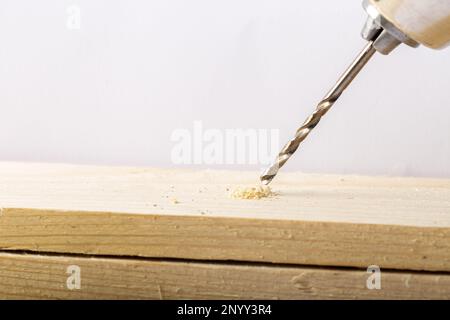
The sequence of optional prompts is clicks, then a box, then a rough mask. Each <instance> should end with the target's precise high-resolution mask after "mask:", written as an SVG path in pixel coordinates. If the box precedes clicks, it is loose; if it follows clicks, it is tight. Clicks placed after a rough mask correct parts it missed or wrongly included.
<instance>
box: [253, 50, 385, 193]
mask: <svg viewBox="0 0 450 320" xmlns="http://www.w3.org/2000/svg"><path fill="white" fill-rule="evenodd" d="M372 44H373V41H369V42H368V43H367V44H366V46H365V47H364V49H363V50H362V51H361V52H360V53H359V55H358V56H357V57H356V59H355V60H354V61H353V62H352V64H351V65H350V66H349V67H348V68H347V70H346V71H345V72H344V73H343V74H342V76H341V77H340V78H339V80H338V81H337V82H336V84H335V85H334V87H333V88H332V89H331V90H330V91H329V92H328V93H327V94H326V95H325V97H324V98H323V99H322V101H320V102H319V104H318V105H317V107H316V110H315V111H314V113H313V114H311V115H310V116H309V117H308V118H307V119H306V121H305V122H304V123H303V125H302V126H301V127H300V128H299V129H298V130H297V132H296V134H295V137H294V138H293V139H292V140H290V141H289V142H288V143H287V144H286V145H285V146H284V147H283V149H281V151H280V153H279V154H278V156H277V158H276V160H275V161H274V162H273V164H272V165H271V166H270V167H268V168H267V169H266V170H265V171H264V172H263V173H262V175H261V177H260V179H261V182H262V183H263V184H265V185H268V184H269V183H270V182H271V181H272V180H273V178H275V176H276V175H277V173H278V170H279V169H280V168H281V167H282V166H284V164H285V163H286V162H287V161H288V160H289V158H290V157H291V156H292V155H293V154H294V153H295V151H297V149H298V147H299V145H300V143H301V142H302V141H303V140H305V139H306V137H307V136H308V134H309V133H310V132H311V130H312V129H314V128H315V127H316V126H317V124H318V123H319V121H320V119H321V118H322V117H323V116H324V115H325V114H326V113H327V111H328V110H329V109H330V108H331V106H333V104H334V103H335V102H336V101H337V99H338V98H339V97H340V96H341V94H342V92H344V90H345V89H346V88H347V86H348V85H349V84H350V82H352V80H353V79H354V78H355V77H356V75H357V74H358V73H359V71H361V69H362V68H363V67H364V66H365V64H366V63H367V62H368V61H369V60H370V58H371V57H372V56H373V54H374V53H375V51H376V50H375V48H374V47H373V45H372Z"/></svg>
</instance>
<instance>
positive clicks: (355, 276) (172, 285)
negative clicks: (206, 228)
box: [0, 253, 450, 299]
mask: <svg viewBox="0 0 450 320" xmlns="http://www.w3.org/2000/svg"><path fill="white" fill-rule="evenodd" d="M70 266H77V267H79V268H80V269H79V271H80V272H79V275H80V282H79V284H80V289H73V287H72V289H73V290H69V289H68V286H67V279H68V277H69V276H70V274H68V273H67V271H68V268H69V267H70ZM369 276H370V275H369V274H368V273H367V272H366V271H365V270H352V269H350V270H346V269H332V268H323V269H321V268H306V267H299V266H295V267H294V266H292V267H289V266H270V265H269V266H267V265H266V266H258V265H245V264H229V263H207V262H206V263H200V262H180V261H178V262H177V261H152V260H148V261H147V260H133V259H113V258H84V257H67V256H45V255H44V256H40V255H23V254H8V253H0V299H450V275H448V274H431V273H429V274H428V273H425V274H422V273H414V272H392V271H381V282H380V284H381V288H380V289H379V290H376V289H374V290H369V289H368V288H367V279H368V277H369Z"/></svg>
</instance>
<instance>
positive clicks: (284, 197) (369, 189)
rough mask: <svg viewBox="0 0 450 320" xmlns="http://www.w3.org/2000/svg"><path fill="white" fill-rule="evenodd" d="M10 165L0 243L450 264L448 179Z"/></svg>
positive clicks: (192, 255)
mask: <svg viewBox="0 0 450 320" xmlns="http://www.w3.org/2000/svg"><path fill="white" fill-rule="evenodd" d="M257 180H258V174H257V173H256V172H239V171H210V170H206V171H193V170H169V169H165V170H164V169H146V168H121V167H90V166H71V165H58V164H48V165H46V164H19V163H2V164H0V207H2V208H3V209H2V211H1V214H0V228H1V233H0V249H2V250H22V249H24V250H34V251H41V252H60V253H83V254H86V253H87V254H102V255H124V256H143V257H160V258H184V259H202V260H238V261H262V262H274V263H288V264H303V265H322V266H350V267H360V268H367V266H369V265H373V264H375V265H379V266H380V267H381V268H392V269H405V270H406V269H408V270H429V271H450V180H444V179H415V178H387V177H358V176H331V175H330V176H323V175H304V174H301V173H286V172H283V173H282V174H281V175H280V177H279V178H278V179H277V180H276V181H275V182H274V183H273V189H274V191H275V192H277V193H278V196H276V197H274V198H269V199H261V200H237V199H232V198H231V197H230V195H229V193H230V191H231V190H232V189H233V188H234V187H237V186H253V185H255V184H257Z"/></svg>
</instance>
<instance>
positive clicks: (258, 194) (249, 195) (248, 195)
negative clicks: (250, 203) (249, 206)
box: [231, 186, 275, 200]
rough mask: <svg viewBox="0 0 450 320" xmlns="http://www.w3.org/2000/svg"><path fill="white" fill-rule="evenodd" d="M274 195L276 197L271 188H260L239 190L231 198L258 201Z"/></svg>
mask: <svg viewBox="0 0 450 320" xmlns="http://www.w3.org/2000/svg"><path fill="white" fill-rule="evenodd" d="M273 195H275V193H273V192H272V190H271V189H270V187H269V186H258V187H246V188H243V187H240V188H237V189H235V190H234V191H233V192H232V194H231V197H232V198H235V199H249V200H258V199H262V198H267V197H270V196H273Z"/></svg>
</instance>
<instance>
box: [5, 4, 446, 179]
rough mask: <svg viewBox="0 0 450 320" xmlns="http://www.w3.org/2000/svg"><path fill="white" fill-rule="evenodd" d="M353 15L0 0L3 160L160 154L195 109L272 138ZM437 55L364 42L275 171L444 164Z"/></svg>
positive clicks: (317, 83)
mask: <svg viewBox="0 0 450 320" xmlns="http://www.w3.org/2000/svg"><path fill="white" fill-rule="evenodd" d="M70 5H77V6H79V8H80V9H81V29H80V30H70V29H68V28H67V27H66V23H67V19H68V14H67V12H66V10H67V8H68V7H69V6H70ZM364 20H365V13H364V11H363V9H362V7H361V3H360V1H358V0H354V1H335V0H322V1H304V0H303V1H302V0H276V1H275V0H272V1H264V0H220V1H218V0H146V1H144V0H139V1H138V0H134V1H133V0H131V1H125V0H122V1H112V0H80V1H76V0H74V1H63V0H39V1H32V0H1V1H0V118H1V123H0V160H3V161H5V160H8V161H52V162H72V163H95V164H126V165H139V166H141V165H143V166H172V165H173V164H172V163H171V160H170V154H171V149H172V147H173V143H172V142H171V141H170V136H171V133H172V132H173V130H174V129H177V128H186V129H191V128H192V125H193V121H194V120H201V121H202V122H203V125H204V126H205V128H218V129H226V128H266V129H271V128H279V129H280V130H281V131H280V133H281V143H284V142H285V141H286V140H287V139H288V138H289V137H290V136H291V135H292V134H293V133H294V131H295V129H296V127H297V126H298V125H300V124H301V123H302V122H303V120H304V119H305V118H306V116H307V115H308V114H309V113H310V112H311V111H312V110H313V109H314V107H315V104H316V103H317V102H318V101H319V100H320V98H321V97H322V96H323V95H324V94H325V93H326V91H327V90H328V89H329V88H330V87H331V85H332V84H333V83H334V82H335V80H336V79H337V77H338V76H339V74H340V73H341V72H342V71H343V70H344V69H345V68H346V66H347V65H348V64H349V62H350V61H351V60H352V59H353V57H354V56H355V55H356V54H357V52H358V51H359V50H360V49H361V48H362V47H363V45H364V41H363V40H362V39H361V38H360V36H359V32H360V29H361V27H362V25H363V22H364ZM449 57H450V50H447V51H445V50H444V51H432V50H430V49H426V48H423V47H421V48H419V49H411V48H409V47H406V46H402V47H400V48H399V49H397V50H396V51H395V52H393V53H392V54H391V55H390V56H387V57H385V56H381V55H379V54H377V55H376V56H375V57H374V59H373V60H372V61H370V63H369V64H368V66H367V67H366V68H365V69H364V70H363V71H362V73H361V75H360V76H359V77H358V78H357V79H356V80H355V81H354V82H353V83H352V84H351V86H350V88H349V90H348V91H347V92H346V93H345V94H344V95H343V96H342V97H341V99H340V100H339V101H338V103H337V104H336V105H335V106H334V107H333V109H332V110H330V112H329V113H328V114H327V116H326V118H325V119H324V120H323V122H322V123H321V124H320V125H319V126H318V127H317V128H316V130H315V131H314V132H313V133H312V134H311V135H310V137H309V139H308V140H307V141H306V142H305V143H304V144H303V146H302V149H301V150H300V151H299V152H298V154H296V156H295V157H294V158H293V159H292V160H291V161H290V162H289V163H288V165H287V167H286V169H287V170H302V171H306V172H326V173H358V174H378V175H414V176H437V177H450V141H449V140H450V139H449V138H450V108H449V107H450V92H449V91H450V86H449V82H450V81H449V79H450V59H449Z"/></svg>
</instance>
